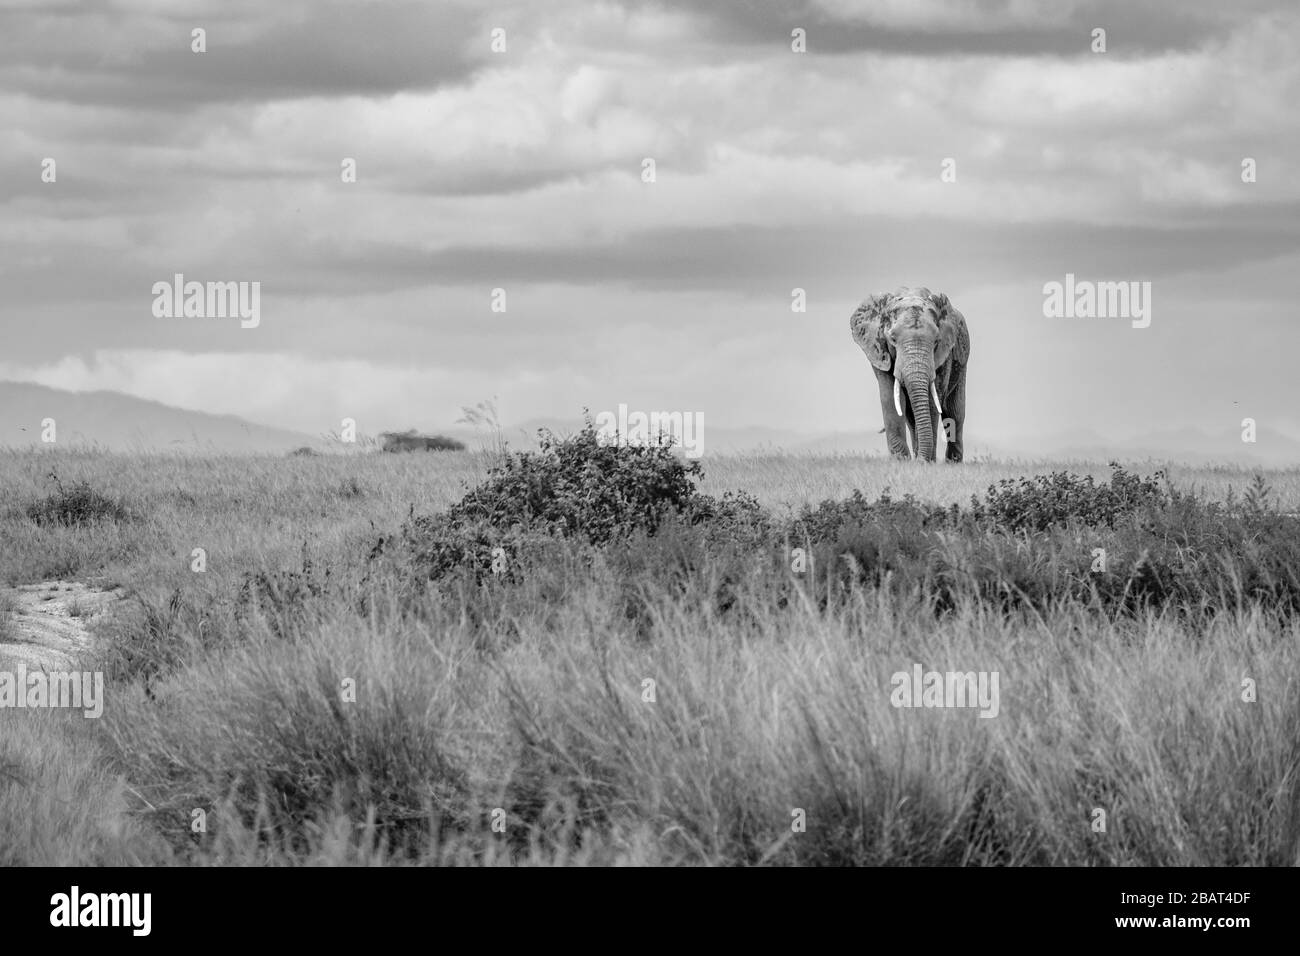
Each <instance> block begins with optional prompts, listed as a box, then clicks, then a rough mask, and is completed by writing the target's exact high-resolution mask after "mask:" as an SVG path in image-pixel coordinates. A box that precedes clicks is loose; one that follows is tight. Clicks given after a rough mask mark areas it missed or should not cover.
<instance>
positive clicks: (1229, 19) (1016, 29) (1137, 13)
mask: <svg viewBox="0 0 1300 956" xmlns="http://www.w3.org/2000/svg"><path fill="white" fill-rule="evenodd" d="M629 4H630V6H632V7H635V8H639V9H654V8H656V7H657V8H668V9H679V10H683V11H687V12H689V13H692V14H696V15H699V16H700V17H701V18H702V19H703V22H704V23H705V24H706V36H707V39H709V40H712V41H714V42H716V43H720V44H743V45H746V46H748V45H753V44H769V43H770V44H780V45H787V44H788V43H789V42H790V31H791V30H792V29H793V28H794V27H803V28H804V29H805V30H807V31H808V50H809V52H810V53H818V52H822V53H859V52H880V53H904V54H912V55H919V56H942V55H949V54H986V55H1021V56H1041V55H1055V56H1073V55H1084V54H1090V44H1091V31H1092V30H1093V28H1095V27H1103V28H1105V30H1106V32H1107V51H1108V53H1110V54H1111V55H1115V56H1121V57H1122V56H1124V55H1125V54H1150V53H1153V52H1160V51H1164V50H1188V49H1196V48H1199V47H1201V46H1203V45H1205V44H1206V42H1208V41H1211V40H1214V39H1216V38H1220V37H1224V36H1227V35H1228V34H1230V33H1231V32H1232V31H1233V30H1234V29H1235V28H1236V27H1237V26H1239V25H1240V24H1241V22H1242V21H1243V20H1244V19H1246V18H1248V17H1251V16H1254V15H1259V14H1263V13H1267V12H1269V11H1288V12H1290V11H1291V10H1292V9H1293V7H1294V4H1292V3H1291V2H1289V0H1239V2H1234V3H1231V4H1225V3H1221V2H1219V0H1199V2H1198V0H1148V2H1143V3H1133V2H1130V0H1091V2H1084V3H1080V4H1079V5H1077V6H1076V7H1075V8H1074V9H1073V10H1072V11H1071V12H1070V14H1069V16H1068V18H1064V17H1063V18H1062V19H1061V20H1060V22H1043V21H1037V22H1035V21H1033V20H1032V19H1028V18H1026V19H1023V20H1021V21H1020V22H1017V21H1016V20H1015V19H1014V18H1012V17H1010V16H1008V10H1009V9H1011V10H1014V9H1016V8H1017V7H1019V6H1021V5H1019V4H1014V5H1013V4H1011V3H1009V0H979V2H978V3H977V4H976V9H977V10H978V11H979V13H980V15H981V17H982V18H984V19H985V20H986V22H985V23H981V24H980V25H979V27H978V28H975V27H973V26H967V25H965V24H963V23H961V22H959V21H956V20H955V19H954V18H951V17H948V18H945V17H942V16H936V17H935V18H934V20H933V22H931V23H926V24H924V25H923V26H921V25H918V26H916V27H900V26H896V25H891V24H890V23H888V22H886V21H882V20H880V19H878V18H877V19H872V18H870V17H869V16H868V15H855V16H846V15H838V16H837V15H835V14H834V13H833V12H830V11H827V10H826V9H825V8H823V7H822V6H821V5H819V4H817V3H816V2H814V0H718V2H714V3H709V4H707V5H705V4H701V3H699V2H698V0H629ZM859 9H861V10H867V11H869V10H870V7H869V6H868V5H866V4H863V5H862V6H861V7H860V8H859ZM1043 9H1045V10H1048V11H1050V10H1052V9H1053V4H1051V3H1050V2H1048V3H1046V4H1045V5H1044V7H1043ZM1002 24H1005V25H1002Z"/></svg>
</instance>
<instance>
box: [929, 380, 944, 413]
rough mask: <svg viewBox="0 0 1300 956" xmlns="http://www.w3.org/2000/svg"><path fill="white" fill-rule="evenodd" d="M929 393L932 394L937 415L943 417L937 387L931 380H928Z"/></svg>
mask: <svg viewBox="0 0 1300 956" xmlns="http://www.w3.org/2000/svg"><path fill="white" fill-rule="evenodd" d="M930 394H931V395H933V396H934V407H935V408H937V409H939V417H940V418H943V405H941V404H940V403H939V389H938V388H936V387H935V384H934V382H933V381H931V382H930Z"/></svg>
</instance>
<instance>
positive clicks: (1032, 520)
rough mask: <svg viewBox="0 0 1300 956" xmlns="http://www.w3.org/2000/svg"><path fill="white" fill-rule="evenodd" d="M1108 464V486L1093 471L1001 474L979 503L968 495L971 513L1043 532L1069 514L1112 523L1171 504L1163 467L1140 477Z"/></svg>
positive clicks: (1005, 525)
mask: <svg viewBox="0 0 1300 956" xmlns="http://www.w3.org/2000/svg"><path fill="white" fill-rule="evenodd" d="M1110 467H1111V471H1112V474H1111V477H1110V482H1109V484H1106V485H1098V484H1097V483H1096V482H1094V481H1093V479H1092V476H1091V475H1086V476H1084V477H1080V476H1078V475H1073V474H1069V473H1068V472H1063V471H1057V472H1053V473H1052V474H1050V475H1035V476H1033V477H1032V478H1020V479H1017V480H1013V479H1011V478H1004V479H1003V480H1002V481H1000V482H998V483H997V484H996V485H990V486H989V489H988V491H987V492H986V494H985V496H984V501H983V502H980V501H978V500H977V499H975V498H974V497H972V498H971V513H972V514H973V515H974V516H975V517H976V518H978V519H985V520H988V521H990V522H992V523H993V524H995V525H998V526H1000V527H1003V528H1006V529H1008V530H1011V531H1021V530H1028V531H1046V530H1047V529H1048V528H1050V527H1051V526H1052V525H1054V524H1064V523H1065V522H1066V521H1068V520H1070V519H1071V518H1075V519H1078V520H1079V521H1080V522H1082V523H1084V524H1087V525H1094V526H1095V525H1108V526H1111V527H1114V525H1115V523H1116V522H1117V521H1118V520H1119V519H1120V518H1121V517H1122V516H1124V515H1128V514H1132V513H1134V512H1137V511H1141V510H1143V509H1146V508H1150V507H1154V506H1160V505H1164V504H1168V503H1169V501H1170V495H1169V494H1168V493H1167V492H1166V491H1165V490H1163V489H1162V488H1161V487H1160V484H1159V480H1161V479H1164V478H1165V473H1164V472H1163V471H1157V472H1156V473H1155V474H1154V475H1153V476H1151V477H1150V478H1139V477H1137V476H1136V475H1132V474H1130V473H1129V472H1127V471H1125V470H1124V468H1123V467H1121V466H1120V465H1119V464H1118V463H1116V462H1113V461H1112V462H1111V463H1110Z"/></svg>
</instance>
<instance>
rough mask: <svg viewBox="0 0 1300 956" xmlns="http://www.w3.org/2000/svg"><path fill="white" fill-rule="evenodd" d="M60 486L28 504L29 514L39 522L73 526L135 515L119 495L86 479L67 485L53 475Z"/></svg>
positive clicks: (39, 523)
mask: <svg viewBox="0 0 1300 956" xmlns="http://www.w3.org/2000/svg"><path fill="white" fill-rule="evenodd" d="M51 477H53V479H54V482H55V484H56V485H57V490H56V491H55V492H54V493H53V494H50V495H47V496H46V497H45V498H42V499H40V500H39V501H33V502H31V503H30V504H29V505H28V506H27V509H26V510H27V517H28V518H30V519H31V520H32V521H34V522H35V523H36V524H38V525H60V526H63V527H74V526H78V525H86V524H93V523H95V522H97V521H119V522H124V521H130V520H131V519H132V518H133V517H134V516H133V515H132V514H131V512H130V511H129V510H128V509H127V507H126V505H125V504H124V503H123V502H122V501H121V500H120V499H118V498H112V497H109V496H108V495H105V494H103V493H102V492H99V491H96V490H95V489H94V488H92V487H90V483H89V482H87V481H84V480H83V481H79V482H75V483H74V484H71V485H68V486H66V487H65V486H64V485H63V483H62V482H60V481H59V479H58V476H57V475H53V476H51Z"/></svg>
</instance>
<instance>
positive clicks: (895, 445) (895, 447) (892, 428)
mask: <svg viewBox="0 0 1300 956" xmlns="http://www.w3.org/2000/svg"><path fill="white" fill-rule="evenodd" d="M872 371H874V372H875V373H876V385H877V386H878V387H879V389H880V414H881V416H882V417H883V418H884V420H885V441H887V442H888V443H889V454H890V455H892V456H893V457H895V458H911V457H912V453H911V452H910V451H908V449H907V434H906V426H905V424H904V419H903V416H902V415H899V414H898V412H897V410H895V408H894V376H893V375H891V374H890V373H888V372H882V371H881V370H880V369H878V368H873V369H872ZM904 401H906V399H904Z"/></svg>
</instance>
